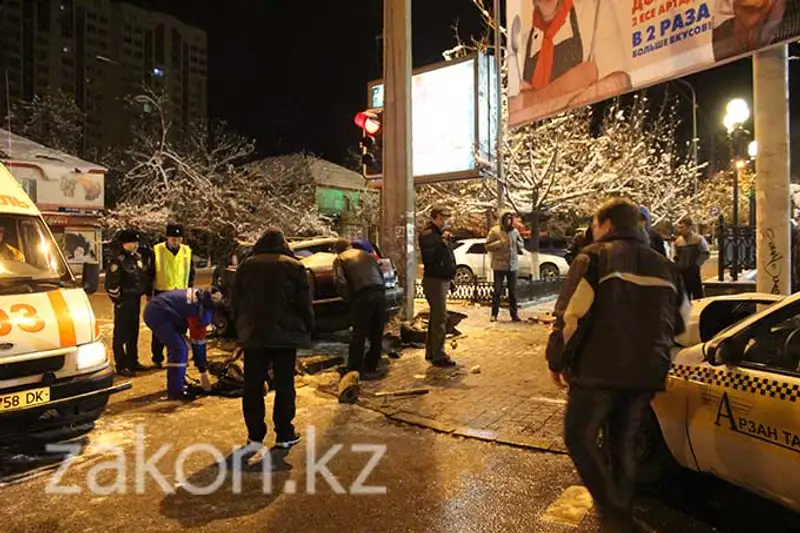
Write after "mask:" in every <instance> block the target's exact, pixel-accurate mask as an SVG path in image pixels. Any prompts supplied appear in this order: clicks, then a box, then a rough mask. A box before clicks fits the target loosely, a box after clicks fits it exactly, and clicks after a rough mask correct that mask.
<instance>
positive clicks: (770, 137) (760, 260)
mask: <svg viewBox="0 0 800 533" xmlns="http://www.w3.org/2000/svg"><path fill="white" fill-rule="evenodd" d="M787 52H788V50H787V46H781V47H778V48H772V49H769V50H765V51H762V52H758V53H757V54H756V55H755V56H753V82H754V107H755V134H756V135H755V138H756V141H757V142H758V153H757V154H756V167H757V168H758V172H757V173H756V263H757V268H758V271H757V281H756V290H758V291H759V292H769V293H772V294H790V293H791V288H792V276H791V261H792V253H791V237H790V235H791V233H790V229H789V226H790V218H791V206H790V203H791V200H790V196H789V181H790V171H789V169H790V164H789V163H790V161H789V158H790V152H789V107H788V102H789V69H788V53H787Z"/></svg>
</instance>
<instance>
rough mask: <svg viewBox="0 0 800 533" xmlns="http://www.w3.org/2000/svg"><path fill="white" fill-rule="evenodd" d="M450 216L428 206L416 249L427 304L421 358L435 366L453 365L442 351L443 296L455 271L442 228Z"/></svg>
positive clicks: (444, 210) (444, 330)
mask: <svg viewBox="0 0 800 533" xmlns="http://www.w3.org/2000/svg"><path fill="white" fill-rule="evenodd" d="M451 215H452V213H451V211H450V209H449V208H447V207H444V206H434V207H433V209H431V220H430V221H429V222H428V224H427V226H425V229H423V230H422V232H421V233H420V234H419V249H420V252H421V254H422V263H423V265H424V266H425V272H424V274H423V277H422V289H423V291H424V292H425V299H426V300H428V306H429V307H430V317H429V318H428V340H427V344H426V345H425V359H426V360H428V361H430V362H431V364H433V365H434V366H439V367H452V366H455V365H456V363H455V361H453V360H452V359H450V357H449V356H448V355H447V353H445V351H444V341H445V337H446V336H447V295H448V293H449V292H450V282H451V281H452V280H453V276H454V275H455V273H456V259H455V256H454V255H453V249H452V247H451V246H450V232H448V231H445V227H446V226H447V221H448V220H449V219H450V216H451Z"/></svg>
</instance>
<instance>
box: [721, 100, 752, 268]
mask: <svg viewBox="0 0 800 533" xmlns="http://www.w3.org/2000/svg"><path fill="white" fill-rule="evenodd" d="M725 111H726V113H725V117H724V118H723V119H722V124H723V125H724V126H725V129H726V130H727V131H728V137H729V138H730V142H731V159H732V161H731V162H735V164H734V166H735V169H736V172H735V173H734V178H733V213H732V216H733V225H732V229H733V264H732V265H731V278H732V279H733V281H737V280H738V279H739V178H740V176H741V172H742V169H743V168H744V157H742V156H743V154H742V152H743V150H741V148H742V147H743V143H742V141H743V140H744V139H745V138H746V137H747V136H748V135H749V133H748V132H747V131H746V130H745V129H744V127H743V126H744V123H745V122H747V120H748V119H749V118H750V108H749V107H748V105H747V102H745V101H744V100H743V99H741V98H734V99H733V100H731V101H730V102H728V106H727V107H726V108H725ZM723 253H724V250H723ZM723 257H724V256H723Z"/></svg>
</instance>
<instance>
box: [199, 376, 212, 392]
mask: <svg viewBox="0 0 800 533" xmlns="http://www.w3.org/2000/svg"><path fill="white" fill-rule="evenodd" d="M200 386H201V387H202V388H203V390H204V391H205V392H211V381H210V380H209V379H208V372H201V373H200Z"/></svg>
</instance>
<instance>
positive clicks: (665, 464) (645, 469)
mask: <svg viewBox="0 0 800 533" xmlns="http://www.w3.org/2000/svg"><path fill="white" fill-rule="evenodd" d="M677 469H678V463H677V462H676V461H675V458H674V457H672V452H670V451H669V448H668V447H667V443H666V441H665V440H664V435H663V434H662V433H661V426H660V425H659V424H658V418H656V414H655V413H654V412H653V410H652V409H648V410H647V415H646V416H645V419H644V422H643V423H642V427H641V429H640V431H639V434H638V435H637V437H636V482H637V483H639V484H641V485H653V484H656V483H658V482H660V481H662V480H664V479H666V478H668V477H669V476H670V475H671V474H673V473H674V472H675V471H676V470H677Z"/></svg>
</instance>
